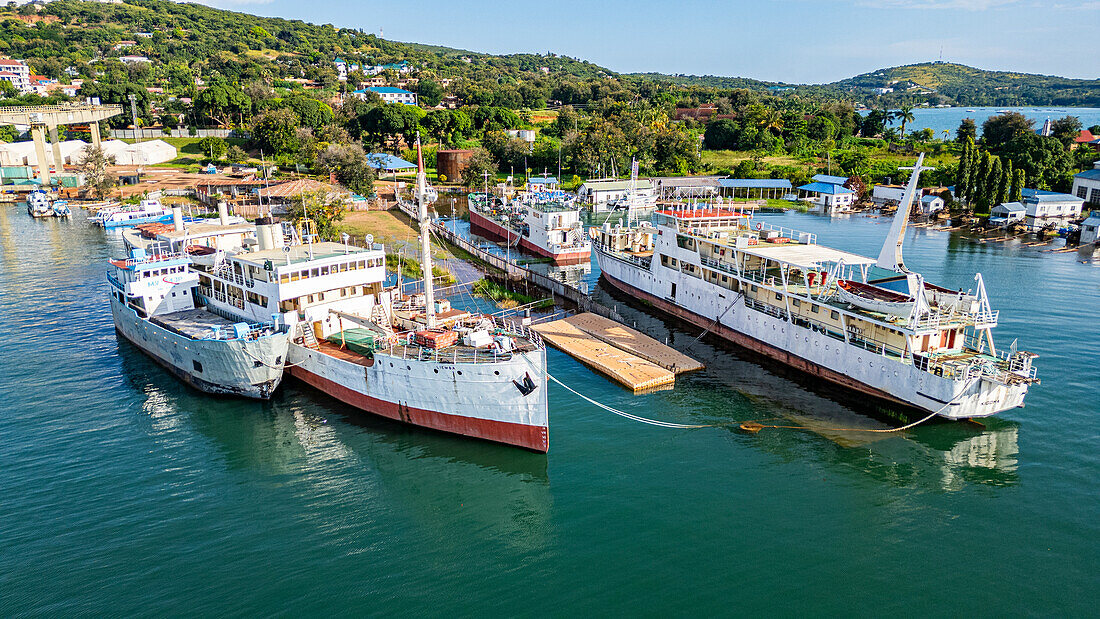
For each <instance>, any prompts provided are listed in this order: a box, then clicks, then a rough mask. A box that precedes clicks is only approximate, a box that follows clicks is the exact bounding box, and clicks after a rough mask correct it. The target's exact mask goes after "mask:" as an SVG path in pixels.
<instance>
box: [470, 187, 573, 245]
mask: <svg viewBox="0 0 1100 619" xmlns="http://www.w3.org/2000/svg"><path fill="white" fill-rule="evenodd" d="M528 186H529V187H534V189H528V190H526V191H522V192H520V193H519V194H518V195H517V196H516V197H515V199H512V200H509V199H508V195H507V191H504V190H502V191H501V193H502V196H500V197H498V196H495V195H493V194H491V193H489V192H484V193H472V194H470V195H469V196H468V204H469V207H470V208H469V212H470V231H471V232H473V233H474V234H477V235H478V236H482V237H485V238H487V239H489V240H491V241H496V242H498V243H502V244H505V245H508V246H510V247H518V248H520V249H522V250H523V251H525V252H527V253H529V254H533V255H536V256H539V257H541V258H549V259H550V260H552V261H553V262H554V264H557V265H572V264H582V263H586V262H589V261H591V259H592V244H591V243H590V242H589V241H588V239H587V238H585V236H584V228H583V226H582V225H581V221H580V218H581V215H580V207H579V206H577V205H576V200H575V196H573V195H571V194H568V193H566V192H564V191H561V190H559V189H556V188H555V187H554V186H553V185H547V184H545V183H539V184H537V185H531V184H529V185H528Z"/></svg>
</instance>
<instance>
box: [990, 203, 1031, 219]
mask: <svg viewBox="0 0 1100 619" xmlns="http://www.w3.org/2000/svg"><path fill="white" fill-rule="evenodd" d="M1026 214H1027V208H1025V207H1024V205H1023V204H1020V203H1019V202H1005V203H1004V204H998V205H997V206H994V207H993V208H992V209H990V210H989V223H991V224H1002V223H1013V222H1016V221H1022V220H1023V218H1024V215H1026Z"/></svg>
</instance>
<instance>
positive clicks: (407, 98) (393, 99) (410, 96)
mask: <svg viewBox="0 0 1100 619" xmlns="http://www.w3.org/2000/svg"><path fill="white" fill-rule="evenodd" d="M369 92H373V93H374V94H376V95H378V96H379V97H382V102H383V103H403V104H405V105H416V93H415V92H410V91H408V90H404V89H402V88H394V87H392V86H372V87H370V88H362V89H360V90H356V91H353V92H352V94H354V95H356V96H358V97H359V98H360V99H366V98H367V93H369Z"/></svg>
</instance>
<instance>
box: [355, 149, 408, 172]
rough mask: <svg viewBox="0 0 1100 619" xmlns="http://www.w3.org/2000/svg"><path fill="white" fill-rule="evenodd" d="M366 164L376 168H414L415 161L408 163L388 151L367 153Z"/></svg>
mask: <svg viewBox="0 0 1100 619" xmlns="http://www.w3.org/2000/svg"><path fill="white" fill-rule="evenodd" d="M367 165H369V166H370V167H372V168H374V169H376V170H408V169H410V168H411V169H415V168H416V164H415V163H409V162H408V161H405V160H404V159H402V158H400V157H395V156H393V155H390V154H388V153H370V154H369V155H367Z"/></svg>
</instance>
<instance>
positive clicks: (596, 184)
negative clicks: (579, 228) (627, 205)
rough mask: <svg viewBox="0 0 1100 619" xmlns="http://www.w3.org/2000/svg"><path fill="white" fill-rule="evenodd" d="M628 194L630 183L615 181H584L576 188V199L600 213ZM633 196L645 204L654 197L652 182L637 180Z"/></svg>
mask: <svg viewBox="0 0 1100 619" xmlns="http://www.w3.org/2000/svg"><path fill="white" fill-rule="evenodd" d="M629 192H630V181H620V180H617V179H597V180H590V181H586V182H585V183H584V184H582V185H581V186H580V187H579V188H577V198H578V199H579V200H580V201H581V202H584V203H586V204H588V205H590V206H591V207H592V210H593V211H595V212H597V213H600V212H603V211H607V210H609V208H610V207H609V203H614V202H617V201H619V200H622V199H623V198H625V197H626V196H627V194H628V193H629ZM634 195H635V196H636V197H639V198H643V199H644V200H645V201H646V202H648V201H649V200H650V199H652V198H655V197H656V192H655V191H654V188H653V182H652V181H649V180H645V179H639V180H638V181H637V182H636V183H635V185H634Z"/></svg>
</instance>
